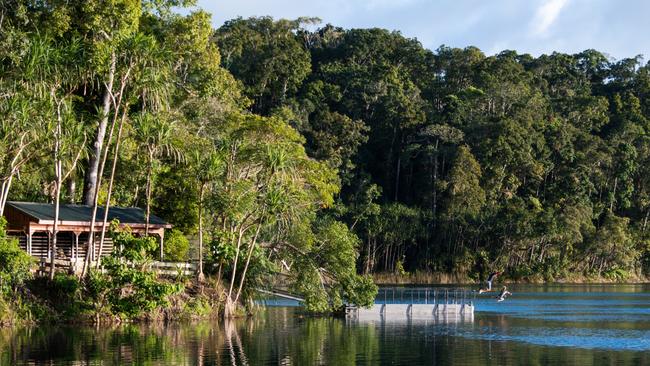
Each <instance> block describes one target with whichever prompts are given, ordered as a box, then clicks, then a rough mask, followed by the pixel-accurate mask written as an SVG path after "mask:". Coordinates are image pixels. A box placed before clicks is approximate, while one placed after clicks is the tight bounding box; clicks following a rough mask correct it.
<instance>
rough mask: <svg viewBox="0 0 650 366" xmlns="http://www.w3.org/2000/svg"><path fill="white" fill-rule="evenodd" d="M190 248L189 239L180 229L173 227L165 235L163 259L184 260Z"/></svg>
mask: <svg viewBox="0 0 650 366" xmlns="http://www.w3.org/2000/svg"><path fill="white" fill-rule="evenodd" d="M189 250H190V241H189V240H187V238H186V237H185V235H183V233H182V232H181V231H180V230H177V229H173V230H172V231H171V232H170V233H169V234H167V236H166V237H165V247H164V248H163V251H164V254H165V260H168V261H172V262H185V261H187V259H188V252H189Z"/></svg>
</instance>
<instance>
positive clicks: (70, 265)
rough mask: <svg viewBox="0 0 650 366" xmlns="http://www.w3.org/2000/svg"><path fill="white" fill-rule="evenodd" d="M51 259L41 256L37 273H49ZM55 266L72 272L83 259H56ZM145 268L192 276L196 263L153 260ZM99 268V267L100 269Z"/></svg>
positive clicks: (75, 270)
mask: <svg viewBox="0 0 650 366" xmlns="http://www.w3.org/2000/svg"><path fill="white" fill-rule="evenodd" d="M50 263H51V260H50V259H49V258H41V259H40V260H39V261H38V269H37V272H36V274H37V275H44V274H46V273H49V268H50ZM55 263H56V267H57V268H59V269H63V270H67V271H71V269H72V272H75V273H76V272H78V271H80V270H81V266H82V265H83V260H79V261H73V260H70V259H56V260H55ZM144 267H145V269H147V270H151V271H153V272H155V273H158V274H160V275H163V276H177V275H182V276H193V275H194V274H196V271H197V268H198V266H197V264H196V263H191V262H161V261H153V262H148V263H146V264H145V266H144ZM100 270H101V269H100Z"/></svg>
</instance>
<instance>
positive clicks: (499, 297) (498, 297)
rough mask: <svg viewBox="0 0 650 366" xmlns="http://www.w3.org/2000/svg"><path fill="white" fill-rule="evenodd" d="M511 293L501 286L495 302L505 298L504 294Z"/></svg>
mask: <svg viewBox="0 0 650 366" xmlns="http://www.w3.org/2000/svg"><path fill="white" fill-rule="evenodd" d="M508 295H512V292H510V291H508V289H507V288H506V287H505V286H503V289H501V292H500V293H499V296H497V297H496V299H497V302H501V301H503V300H505V299H506V296H508Z"/></svg>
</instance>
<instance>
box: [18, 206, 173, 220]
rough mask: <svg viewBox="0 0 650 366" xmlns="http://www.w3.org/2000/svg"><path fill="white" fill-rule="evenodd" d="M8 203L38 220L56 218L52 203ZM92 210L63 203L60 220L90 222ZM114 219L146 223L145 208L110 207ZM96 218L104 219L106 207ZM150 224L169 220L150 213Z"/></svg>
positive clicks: (100, 209) (89, 207) (60, 208)
mask: <svg viewBox="0 0 650 366" xmlns="http://www.w3.org/2000/svg"><path fill="white" fill-rule="evenodd" d="M7 205H9V206H12V207H14V208H15V209H17V210H19V211H21V212H23V213H25V214H27V215H29V216H31V217H33V218H35V219H37V220H54V205H53V204H51V203H37V202H15V201H9V202H7ZM92 212H93V207H92V206H86V205H72V204H61V205H60V206H59V220H60V221H75V222H88V223H90V217H91V215H92ZM114 219H117V220H118V221H119V222H120V223H121V224H146V219H145V213H144V210H142V209H141V208H137V207H110V208H109V210H108V221H109V222H110V221H113V220H114ZM95 220H96V221H97V222H101V221H103V220H104V207H101V206H100V207H98V208H97V215H96V217H95ZM149 224H151V225H167V222H166V221H165V220H163V219H161V218H160V217H158V216H154V215H150V216H149Z"/></svg>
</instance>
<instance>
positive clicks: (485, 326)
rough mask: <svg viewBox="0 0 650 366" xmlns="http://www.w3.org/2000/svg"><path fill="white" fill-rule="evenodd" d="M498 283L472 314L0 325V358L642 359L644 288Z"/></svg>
mask: <svg viewBox="0 0 650 366" xmlns="http://www.w3.org/2000/svg"><path fill="white" fill-rule="evenodd" d="M413 289H414V288H410V290H413ZM432 289H433V288H429V289H427V290H426V291H429V290H432ZM509 289H510V290H511V291H512V292H513V295H512V297H510V298H508V299H507V300H506V301H504V302H499V303H498V302H496V301H495V300H494V298H493V296H494V295H483V296H478V297H477V299H476V301H475V304H476V312H475V314H474V316H473V317H463V318H449V319H438V320H437V321H436V320H418V321H410V322H403V321H399V322H398V321H390V322H360V321H346V320H345V319H339V318H319V317H309V316H305V315H302V314H301V313H300V311H299V309H297V308H295V307H287V306H282V307H270V308H268V310H266V311H264V312H262V313H260V314H259V315H258V316H256V317H254V318H252V319H248V320H246V319H243V320H237V321H233V322H227V323H223V322H220V323H217V322H197V323H181V324H179V323H174V324H171V325H161V324H156V325H126V326H124V325H123V326H113V327H107V326H101V327H97V328H95V327H80V326H64V327H60V326H59V327H32V328H25V329H13V330H12V329H2V330H0V364H1V365H14V364H19V365H20V364H30V365H33V364H39V365H40V364H43V365H127V364H150V365H299V366H301V365H650V286H649V285H547V286H539V285H538V286H533V285H513V286H511V287H509ZM416 290H417V291H425V289H423V288H416ZM438 290H439V288H438ZM397 291H400V289H399V288H398V289H397ZM378 300H380V299H378Z"/></svg>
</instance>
